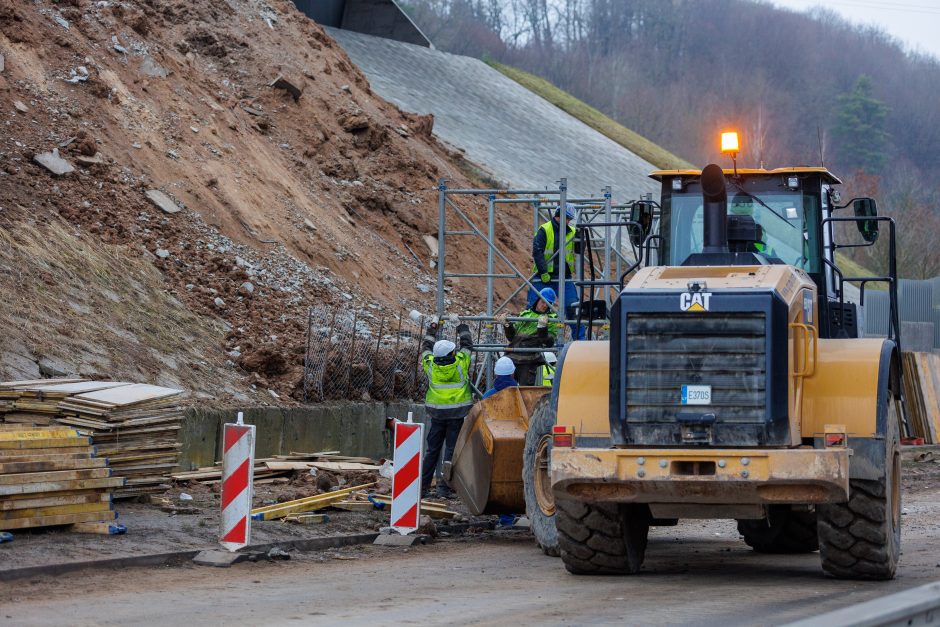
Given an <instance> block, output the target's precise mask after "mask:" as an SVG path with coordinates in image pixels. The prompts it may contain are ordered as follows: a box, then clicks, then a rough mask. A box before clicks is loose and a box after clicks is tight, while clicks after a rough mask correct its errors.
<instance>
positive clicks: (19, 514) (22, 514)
mask: <svg viewBox="0 0 940 627" xmlns="http://www.w3.org/2000/svg"><path fill="white" fill-rule="evenodd" d="M113 508H114V506H113V505H111V503H110V502H108V503H105V502H102V501H99V502H97V503H80V504H76V505H52V506H46V507H34V508H30V509H14V510H9V511H0V521H3V520H16V519H18V518H45V517H46V516H59V515H62V514H85V513H88V512H107V511H110V510H111V509H113ZM2 525H3V523H2V522H0V526H2Z"/></svg>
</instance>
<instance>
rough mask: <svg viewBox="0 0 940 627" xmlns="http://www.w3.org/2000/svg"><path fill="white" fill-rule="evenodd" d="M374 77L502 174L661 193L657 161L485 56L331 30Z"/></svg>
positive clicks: (627, 194) (385, 92)
mask: <svg viewBox="0 0 940 627" xmlns="http://www.w3.org/2000/svg"><path fill="white" fill-rule="evenodd" d="M327 31H328V32H329V34H330V36H332V37H333V38H335V39H336V41H337V42H339V44H340V45H341V46H342V47H343V48H344V49H345V50H346V52H347V53H348V54H349V56H350V58H351V59H352V60H353V62H355V63H356V64H357V65H358V66H359V67H360V69H362V71H363V72H365V74H366V76H367V77H368V79H369V82H370V83H371V85H372V87H373V89H375V91H376V92H378V94H379V95H381V96H382V97H383V98H385V99H386V100H390V101H391V102H393V103H395V104H396V105H398V106H399V107H401V108H402V109H405V110H408V111H413V112H416V113H420V114H426V113H432V114H434V133H435V134H436V135H437V136H438V137H439V138H440V139H442V140H444V141H445V142H447V143H449V144H451V145H453V146H455V147H457V148H460V149H463V150H464V151H465V152H466V155H467V158H468V159H470V160H471V161H473V162H474V163H477V164H479V165H480V166H482V167H483V168H484V169H486V170H487V171H488V172H489V173H490V174H491V175H492V176H493V177H494V178H496V179H497V180H499V181H501V182H503V183H506V184H510V185H512V186H515V187H526V188H534V189H543V188H545V187H546V186H550V187H553V188H554V187H555V181H557V180H558V179H559V177H562V176H564V177H567V178H568V184H569V190H571V191H573V192H574V193H576V194H579V195H582V194H596V193H598V192H599V191H600V190H601V188H602V187H603V186H605V185H610V186H611V187H612V188H613V192H614V199H615V200H617V201H621V200H629V199H634V198H638V197H639V196H640V195H641V194H645V193H648V192H653V193H654V194H655V193H656V192H657V191H658V188H657V186H656V185H655V183H654V182H653V181H652V180H650V179H649V178H648V177H647V175H648V174H649V173H650V172H651V171H652V170H655V169H656V167H655V166H653V165H652V164H650V163H649V162H647V161H645V160H643V159H641V158H640V157H638V156H636V155H635V154H633V153H631V152H630V151H629V150H626V149H625V148H623V147H622V146H620V145H619V144H617V143H615V142H613V141H611V140H610V139H608V138H607V137H605V136H604V135H602V134H601V133H598V132H597V131H595V130H594V129H592V128H590V127H589V126H587V125H586V124H584V123H583V122H581V121H580V120H577V119H575V118H574V117H572V116H570V115H569V114H567V113H565V112H564V111H562V110H561V109H558V108H557V107H555V106H554V105H552V104H551V103H549V102H548V101H546V100H544V99H542V98H541V97H539V96H537V95H536V94H534V93H532V92H531V91H529V90H527V89H526V88H524V87H522V86H521V85H519V84H518V83H516V82H515V81H513V80H511V79H509V78H507V77H505V76H503V75H502V74H501V73H499V72H498V71H496V70H494V69H493V68H491V67H489V66H488V65H486V64H485V63H483V62H482V61H480V60H478V59H474V58H471V57H462V56H458V55H453V54H449V53H446V52H441V51H439V50H431V49H428V48H424V47H421V46H415V45H412V44H405V43H401V42H397V41H391V40H389V39H382V38H379V37H372V36H369V35H362V34H359V33H353V32H350V31H343V30H337V29H327Z"/></svg>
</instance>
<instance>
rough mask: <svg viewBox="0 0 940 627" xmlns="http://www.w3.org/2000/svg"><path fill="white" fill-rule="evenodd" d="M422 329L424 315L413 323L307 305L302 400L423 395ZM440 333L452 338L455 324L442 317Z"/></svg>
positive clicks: (476, 330) (475, 326)
mask: <svg viewBox="0 0 940 627" xmlns="http://www.w3.org/2000/svg"><path fill="white" fill-rule="evenodd" d="M481 326H482V325H481V324H480V323H470V327H471V331H472V333H473V337H474V341H478V340H477V338H478V337H481V335H480V334H481V330H480V327H481ZM426 331H427V326H426V321H425V320H422V321H421V322H419V323H416V322H414V321H413V320H412V319H411V318H410V317H409V316H408V315H407V313H405V312H398V313H397V314H395V315H392V316H377V315H375V314H372V313H369V312H362V311H354V310H349V309H345V308H335V309H334V308H327V307H314V308H311V309H310V313H309V318H308V325H307V350H306V357H305V359H304V400H305V401H306V402H309V403H315V402H321V401H331V400H354V401H370V400H373V401H392V400H421V399H423V398H424V394H425V392H426V390H427V380H426V378H425V376H424V371H423V370H422V368H421V364H420V356H421V339H422V338H423V337H424V334H425V333H426ZM484 335H485V333H484ZM440 337H442V338H449V339H452V340H455V341H456V326H455V325H454V324H453V323H451V322H445V323H444V328H443V329H442V331H441V335H440ZM473 362H474V363H473V365H472V366H471V368H472V369H473V370H477V369H479V368H480V365H479V364H482V362H483V359H482V358H481V359H477V358H476V357H475V358H474V360H473ZM477 362H479V363H477Z"/></svg>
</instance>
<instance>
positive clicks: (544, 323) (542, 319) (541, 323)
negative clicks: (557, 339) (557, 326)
mask: <svg viewBox="0 0 940 627" xmlns="http://www.w3.org/2000/svg"><path fill="white" fill-rule="evenodd" d="M547 326H548V316H545V315H542V316H539V324H538V328H540V329H544V328H545V327H547Z"/></svg>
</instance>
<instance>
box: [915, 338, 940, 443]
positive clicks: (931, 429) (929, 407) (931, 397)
mask: <svg viewBox="0 0 940 627" xmlns="http://www.w3.org/2000/svg"><path fill="white" fill-rule="evenodd" d="M931 357H934V355H931V354H929V353H917V366H918V369H917V370H918V378H919V380H920V388H921V391H922V392H923V394H924V409H925V411H924V422H925V424H924V427H925V428H926V431H927V433H928V434H929V435H930V439H929V441H928V442H927V443H928V444H936V443H937V416H938V414H940V403H938V396H937V392H938V391H937V389H936V388H935V387H934V380H933V376H932V375H931V367H930V362H931V359H930V358H931Z"/></svg>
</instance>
